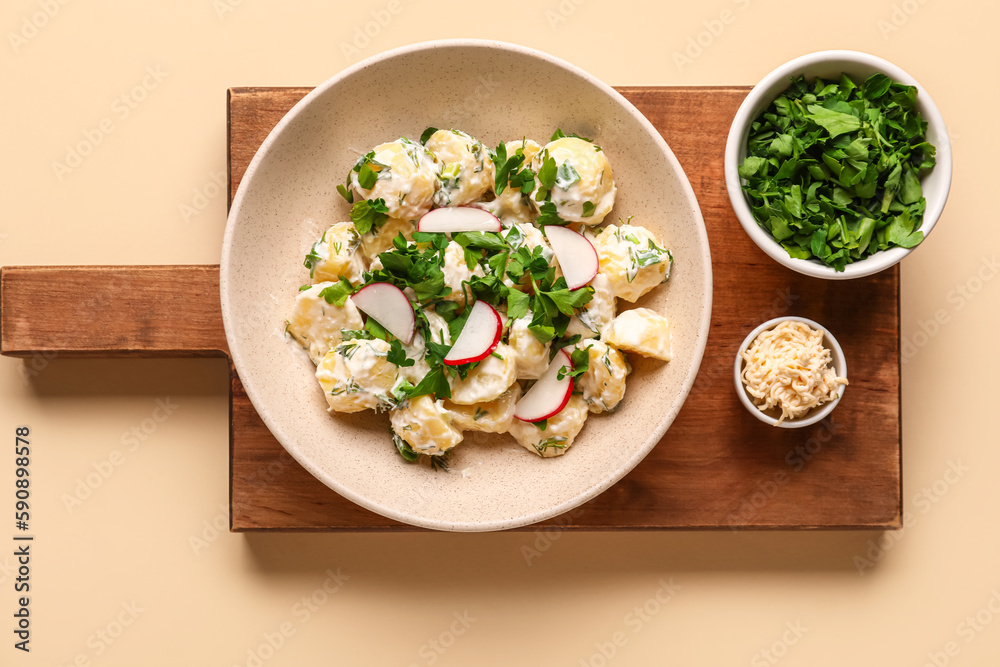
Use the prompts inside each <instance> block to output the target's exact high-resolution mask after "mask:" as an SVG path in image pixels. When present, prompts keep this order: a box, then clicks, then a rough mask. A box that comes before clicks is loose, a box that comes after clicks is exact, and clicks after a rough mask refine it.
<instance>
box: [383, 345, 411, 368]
mask: <svg viewBox="0 0 1000 667" xmlns="http://www.w3.org/2000/svg"><path fill="white" fill-rule="evenodd" d="M389 345H390V348H389V353H388V354H387V355H386V361H388V362H389V363H390V364H396V365H397V366H400V367H402V368H407V367H409V366H412V365H413V364H415V363H416V361H415V360H414V359H410V358H408V357H407V356H406V351H405V350H403V343H402V342H401V341H400V340H399V339H398V338H393V339H392V342H390V343H389Z"/></svg>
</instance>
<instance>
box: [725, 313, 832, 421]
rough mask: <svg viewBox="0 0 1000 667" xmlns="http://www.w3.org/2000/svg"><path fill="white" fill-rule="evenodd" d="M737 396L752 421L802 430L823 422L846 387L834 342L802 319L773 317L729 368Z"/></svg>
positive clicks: (755, 332) (752, 335) (752, 334)
mask: <svg viewBox="0 0 1000 667" xmlns="http://www.w3.org/2000/svg"><path fill="white" fill-rule="evenodd" d="M733 378H734V380H735V383H736V394H737V396H739V397H740V401H741V402H742V403H743V405H744V406H745V407H746V409H747V410H749V411H750V413H751V414H752V415H754V416H755V417H756V418H757V419H759V420H761V421H762V422H764V423H765V424H770V425H771V426H778V427H780V428H801V427H803V426H810V425H812V424H815V423H816V422H819V421H821V420H823V419H824V418H826V416H827V415H829V414H830V413H831V412H833V409H834V408H835V407H836V406H837V404H838V403H839V402H840V398H841V396H843V395H844V388H845V387H846V386H847V384H848V382H847V360H846V359H845V358H844V351H843V350H842V349H841V347H840V344H839V343H838V342H837V339H836V338H834V337H833V334H831V333H830V332H829V331H827V330H826V329H825V328H824V327H822V326H820V325H819V324H818V323H816V322H814V321H812V320H809V319H806V318H804V317H794V316H786V317H778V318H775V319H773V320H768V321H767V322H764V323H763V324H761V325H760V326H759V327H757V328H756V329H754V330H753V331H751V332H750V335H749V336H747V337H746V338H745V339H744V340H743V343H742V344H741V345H740V348H739V352H737V354H736V364H735V366H734V368H733Z"/></svg>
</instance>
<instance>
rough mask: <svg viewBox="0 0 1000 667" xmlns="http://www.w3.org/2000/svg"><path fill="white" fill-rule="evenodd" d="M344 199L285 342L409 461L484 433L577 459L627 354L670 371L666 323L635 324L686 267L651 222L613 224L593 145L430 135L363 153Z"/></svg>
mask: <svg viewBox="0 0 1000 667" xmlns="http://www.w3.org/2000/svg"><path fill="white" fill-rule="evenodd" d="M337 190H338V191H339V192H340V195H341V196H343V198H344V199H345V200H347V202H348V203H349V204H350V205H351V213H350V220H345V221H343V222H337V223H336V224H334V225H332V226H331V227H330V228H329V229H327V230H326V231H325V232H324V233H323V234H322V235H321V236H320V238H318V239H316V242H315V243H314V244H313V245H312V247H311V249H310V250H309V252H308V254H307V255H306V257H305V262H304V264H305V268H306V269H307V270H308V282H307V283H306V284H304V285H302V287H301V288H299V293H298V295H297V296H296V298H295V303H294V306H293V307H292V310H291V312H290V314H289V315H288V320H287V326H286V331H287V333H288V335H289V337H290V338H291V339H294V341H295V342H297V343H298V344H299V345H301V347H302V348H303V349H304V350H305V352H306V353H307V354H308V355H309V357H310V359H311V360H312V362H313V363H314V364H315V366H316V380H317V382H318V384H319V386H320V388H321V389H322V391H323V395H324V396H325V398H326V401H327V403H328V405H329V409H330V410H331V411H334V412H359V411H362V410H375V411H376V412H388V421H389V425H390V428H391V432H392V441H393V443H394V444H395V446H396V448H397V449H398V451H399V453H400V455H401V456H403V457H404V458H405V459H406V460H408V461H415V460H417V459H419V458H421V457H422V456H426V457H430V460H431V463H432V464H433V465H434V466H435V467H446V461H447V457H448V455H449V453H450V452H451V451H452V450H453V449H454V448H455V447H456V446H458V445H459V444H461V442H462V439H463V434H465V433H468V432H470V431H480V432H485V433H496V434H507V435H506V437H509V438H513V439H514V440H515V441H516V442H517V443H518V444H519V445H521V446H522V447H524V448H525V449H526V450H527V451H529V452H531V453H532V454H535V455H537V456H540V457H546V458H548V457H554V456H561V455H563V454H565V453H566V452H567V451H568V450H569V448H570V447H571V446H572V445H573V442H574V441H575V440H576V439H577V437H578V436H579V434H580V432H581V430H582V429H583V427H584V424H585V422H586V421H587V419H588V418H589V417H590V416H591V415H600V414H602V413H608V412H612V411H614V410H615V409H616V408H617V407H618V405H619V403H620V402H621V401H622V400H623V399H624V396H625V383H626V379H627V377H628V375H629V373H630V372H631V365H630V364H629V359H628V355H631V354H638V355H642V356H646V357H652V358H655V359H660V360H662V361H665V362H666V361H670V357H671V326H670V322H669V321H668V319H667V318H666V317H665V315H664V314H662V313H657V312H655V311H653V310H650V309H649V308H643V307H632V308H628V309H623V310H622V311H621V312H618V310H619V303H621V305H622V306H624V307H626V308H627V307H628V306H631V304H634V303H635V302H636V301H637V300H639V299H640V298H641V297H642V296H643V295H644V294H646V293H647V292H649V291H650V290H652V289H653V288H655V287H656V286H657V285H660V284H662V283H664V282H666V281H667V279H668V278H669V277H670V268H671V263H672V261H673V257H672V255H671V253H670V251H669V250H668V249H667V248H666V246H665V245H664V243H663V241H662V239H659V238H657V236H656V235H655V234H654V233H653V232H652V231H651V230H649V229H647V228H646V227H643V226H642V224H641V222H642V221H641V220H635V219H634V218H633V217H628V218H625V219H619V220H618V222H612V223H608V224H605V220H606V219H607V218H608V216H609V214H610V213H611V211H612V209H613V208H614V203H615V194H616V192H617V188H616V185H615V180H614V173H613V172H612V168H611V163H610V162H609V161H608V156H607V155H606V154H605V152H604V151H603V150H602V149H601V147H600V146H598V145H597V144H595V143H594V142H593V141H591V140H590V139H587V138H584V137H580V136H577V135H575V134H573V135H567V134H565V133H564V132H563V131H562V130H557V131H556V132H555V134H554V135H553V136H552V138H551V139H550V140H549V142H548V143H547V144H544V145H542V144H540V143H538V142H536V141H532V140H531V139H527V138H522V139H515V140H511V141H506V142H501V143H499V144H498V145H497V147H496V148H495V149H490V148H487V147H486V146H484V145H483V144H482V143H481V142H480V141H479V140H478V139H476V138H475V137H472V136H470V135H469V134H467V133H465V132H463V131H461V130H457V129H448V130H439V129H436V128H428V129H427V130H426V131H425V132H424V133H423V134H422V135H421V136H420V139H419V141H411V140H410V139H407V138H400V139H397V140H395V141H391V142H388V143H384V144H381V145H379V146H376V147H374V148H373V149H372V150H371V151H369V152H368V153H366V154H365V155H362V156H361V157H360V158H359V159H358V160H357V162H356V163H355V164H354V166H353V167H352V168H351V170H350V172H349V173H348V175H347V178H346V180H345V181H344V182H343V183H342V184H341V185H339V186H337ZM594 446H599V443H594Z"/></svg>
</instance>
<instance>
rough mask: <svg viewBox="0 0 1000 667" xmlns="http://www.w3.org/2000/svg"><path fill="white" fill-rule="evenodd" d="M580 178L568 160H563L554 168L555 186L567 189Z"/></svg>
mask: <svg viewBox="0 0 1000 667" xmlns="http://www.w3.org/2000/svg"><path fill="white" fill-rule="evenodd" d="M579 180H580V173H579V172H578V171H577V170H576V169H574V168H573V165H571V164H570V163H569V162H563V163H562V164H561V165H559V168H558V169H557V170H556V186H557V187H560V188H562V189H563V190H568V189H569V188H570V187H572V185H573V184H574V183H576V182H577V181H579Z"/></svg>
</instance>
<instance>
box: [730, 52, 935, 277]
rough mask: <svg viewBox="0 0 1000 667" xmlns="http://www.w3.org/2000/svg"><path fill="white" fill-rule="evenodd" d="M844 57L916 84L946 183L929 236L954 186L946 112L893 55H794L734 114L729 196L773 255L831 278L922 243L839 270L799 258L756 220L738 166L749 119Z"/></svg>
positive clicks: (867, 268) (927, 224)
mask: <svg viewBox="0 0 1000 667" xmlns="http://www.w3.org/2000/svg"><path fill="white" fill-rule="evenodd" d="M839 61H843V62H847V63H852V64H855V65H858V66H862V67H868V68H871V69H873V70H876V71H879V72H882V73H883V74H885V75H886V76H888V77H889V78H891V79H893V80H894V81H898V82H900V83H905V84H909V85H912V86H916V87H917V104H918V106H919V107H920V109H921V111H922V112H923V116H924V120H925V121H927V124H928V127H933V129H934V132H935V133H936V134H937V139H936V143H935V148H936V150H937V154H936V158H937V164H936V165H935V166H934V170H935V172H936V173H937V174H941V176H940V178H941V180H942V185H941V186H940V188H939V190H940V193H939V194H938V195H937V196H934V197H933V199H932V198H930V197H929V198H928V199H927V210H926V211H924V217H923V222H922V223H921V226H920V229H921V230H922V231H923V232H924V240H926V239H927V237H928V236H929V235H930V233H931V231H933V229H934V226H935V225H936V224H937V221H938V219H939V218H940V217H941V213H942V212H943V211H944V206H945V204H946V203H947V201H948V193H949V191H950V190H951V179H952V155H951V141H950V139H949V138H948V128H947V126H946V125H945V122H944V117H943V116H942V115H941V112H940V111H939V110H938V107H937V105H936V104H934V100H933V99H932V98H931V96H930V94H929V93H928V92H927V91H926V90H924V88H923V86H921V85H920V83H919V82H917V80H916V79H914V78H913V77H912V76H910V75H909V74H907V73H906V72H905V71H903V70H902V69H900V68H899V67H897V66H896V65H893V64H892V63H890V62H889V61H888V60H884V59H882V58H879V57H878V56H873V55H871V54H868V53H864V52H862V51H845V50H830V51H816V52H815V53H808V54H806V55H804V56H799V57H798V58H795V59H793V60H789V61H788V62H787V63H785V64H783V65H781V66H780V67H778V68H776V69H775V70H773V71H772V72H770V73H769V74H768V75H767V76H765V77H764V78H763V79H761V80H760V83H758V84H757V85H756V86H754V87H753V89H752V90H751V91H750V93H749V94H748V95H747V96H746V99H744V100H743V103H742V104H741V105H740V108H739V109H738V110H737V112H736V116H735V117H734V118H733V124H732V127H730V129H729V136H728V137H727V139H726V153H725V174H726V190H727V191H728V192H729V201H730V202H731V203H732V206H733V211H734V212H735V213H736V217H737V219H738V220H739V221H740V225H742V227H743V229H744V231H746V233H747V235H748V236H749V237H750V238H751V239H752V240H753V242H754V243H756V244H757V246H758V247H759V248H760V249H761V250H763V251H764V252H765V253H767V254H768V256H769V257H771V259H773V260H774V261H776V262H778V263H779V264H781V265H783V266H785V267H787V268H789V269H791V270H793V271H797V272H798V273H801V274H804V275H807V276H812V277H814V278H826V279H831V280H846V279H850V278H861V277H864V276H869V275H872V274H873V273H878V272H879V271H884V270H885V269H888V268H889V267H891V266H893V265H895V264H898V263H899V262H901V261H902V260H903V258H904V257H906V256H907V255H909V254H910V253H911V252H913V251H914V250H916V249H917V248H919V247H920V245H923V244H922V243H921V244H918V245H917V246H914V247H913V248H890V249H888V250H882V251H880V252H878V253H875V254H874V255H872V256H870V257H867V258H865V259H863V260H860V261H857V262H853V263H851V264H848V265H847V266H846V267H845V268H844V270H843V271H837V270H835V269H833V268H832V267H829V266H825V265H824V264H821V263H820V262H818V261H815V260H811V259H794V258H792V257H790V256H789V255H788V253H787V252H785V249H784V248H782V247H781V245H780V244H779V243H778V242H777V241H775V240H774V237H772V236H771V234H770V233H769V232H767V231H766V230H764V229H762V228H761V226H760V225H759V224H757V220H756V218H754V215H753V212H752V211H751V210H750V205H749V204H748V203H747V200H746V196H745V195H744V194H743V188H742V181H743V179H741V178H740V175H739V173H738V171H737V170H738V168H739V165H740V163H741V162H742V161H743V157H744V154H745V152H746V145H745V144H746V138H747V135H748V133H749V131H750V124H751V123H752V122H753V121H754V119H755V118H756V117H757V115H758V114H759V113H760V112H761V111H762V110H763V109H764V108H765V107H766V106H767V105H769V104H770V103H771V101H772V100H773V99H774V97H776V96H777V95H778V94H779V93H780V92H781V91H782V90H784V89H785V88H787V83H788V80H789V78H790V77H793V76H798V75H799V74H804V73H808V71H809V70H810V69H811V68H814V67H816V66H817V65H822V64H823V63H827V62H839ZM782 84H784V86H783V85H782Z"/></svg>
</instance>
